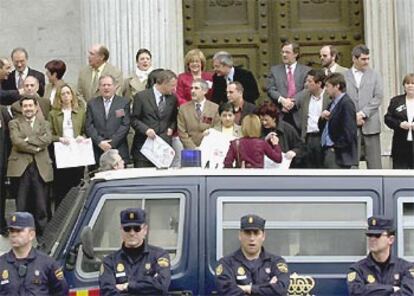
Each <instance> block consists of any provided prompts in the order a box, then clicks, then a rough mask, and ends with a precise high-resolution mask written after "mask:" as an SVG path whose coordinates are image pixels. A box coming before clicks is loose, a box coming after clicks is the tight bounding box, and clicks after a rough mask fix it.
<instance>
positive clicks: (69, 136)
mask: <svg viewBox="0 0 414 296" xmlns="http://www.w3.org/2000/svg"><path fill="white" fill-rule="evenodd" d="M49 122H50V127H51V130H52V141H53V142H60V143H62V144H65V145H69V144H70V142H71V141H75V140H76V141H77V142H81V141H83V140H84V139H85V138H84V135H85V109H84V108H82V107H81V106H79V100H78V97H77V96H76V94H75V92H74V91H73V89H72V88H71V87H70V86H69V85H68V84H64V85H62V87H61V88H59V89H58V90H57V93H56V99H55V100H54V103H53V110H52V111H51V112H50V113H49ZM84 169H85V167H83V166H81V167H71V168H61V169H57V168H56V167H55V181H54V183H53V196H54V200H55V209H56V208H57V207H58V206H59V204H60V202H61V201H62V199H63V198H64V197H65V195H66V193H68V191H69V190H70V189H71V188H72V187H74V186H77V185H78V184H79V182H80V180H81V179H82V177H83V174H84Z"/></svg>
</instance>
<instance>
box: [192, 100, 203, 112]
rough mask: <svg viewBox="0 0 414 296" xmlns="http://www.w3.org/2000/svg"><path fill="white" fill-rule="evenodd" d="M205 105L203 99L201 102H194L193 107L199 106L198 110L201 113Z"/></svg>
mask: <svg viewBox="0 0 414 296" xmlns="http://www.w3.org/2000/svg"><path fill="white" fill-rule="evenodd" d="M205 103H206V99H203V100H202V101H201V102H197V101H194V106H197V104H200V110H201V112H203V110H204V104H205Z"/></svg>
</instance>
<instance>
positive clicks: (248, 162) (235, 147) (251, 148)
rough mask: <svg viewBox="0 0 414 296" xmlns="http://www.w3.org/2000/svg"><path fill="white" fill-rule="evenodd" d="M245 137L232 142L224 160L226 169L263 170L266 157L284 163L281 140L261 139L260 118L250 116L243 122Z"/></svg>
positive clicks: (276, 138) (272, 138)
mask: <svg viewBox="0 0 414 296" xmlns="http://www.w3.org/2000/svg"><path fill="white" fill-rule="evenodd" d="M242 133H243V137H242V138H240V139H236V140H233V141H231V142H230V147H229V150H228V151H227V155H226V158H225V159H224V167H225V168H232V167H234V162H236V167H238V168H263V167H264V156H265V155H266V156H267V157H269V158H270V159H272V160H273V161H275V162H278V163H280V162H281V161H282V151H281V148H280V145H279V138H278V137H277V136H276V135H270V136H269V137H268V139H267V140H263V139H260V133H261V124H260V118H259V116H257V115H255V114H248V115H246V116H245V117H244V118H243V121H242Z"/></svg>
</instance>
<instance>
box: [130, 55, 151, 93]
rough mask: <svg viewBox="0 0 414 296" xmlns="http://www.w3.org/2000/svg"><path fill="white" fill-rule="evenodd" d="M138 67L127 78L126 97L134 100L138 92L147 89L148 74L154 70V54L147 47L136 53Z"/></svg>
mask: <svg viewBox="0 0 414 296" xmlns="http://www.w3.org/2000/svg"><path fill="white" fill-rule="evenodd" d="M135 62H136V64H137V67H136V69H135V73H134V74H132V75H131V76H130V77H128V78H127V79H125V82H124V93H123V95H124V97H126V98H128V99H130V100H132V99H133V97H134V96H135V94H136V93H137V92H140V91H142V90H144V89H145V85H146V84H147V79H148V75H149V74H150V73H151V72H152V70H153V68H152V55H151V52H150V51H149V50H148V49H146V48H141V49H139V50H138V51H137V54H136V55H135Z"/></svg>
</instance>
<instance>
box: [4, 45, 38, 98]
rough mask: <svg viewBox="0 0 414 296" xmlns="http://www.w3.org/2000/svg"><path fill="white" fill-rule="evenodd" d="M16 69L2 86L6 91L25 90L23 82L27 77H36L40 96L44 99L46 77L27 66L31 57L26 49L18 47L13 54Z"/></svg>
mask: <svg viewBox="0 0 414 296" xmlns="http://www.w3.org/2000/svg"><path fill="white" fill-rule="evenodd" d="M11 58H12V62H13V65H14V69H15V70H13V71H12V72H11V73H10V75H9V77H8V78H7V80H4V81H3V82H2V84H1V86H2V88H3V89H4V90H19V89H22V88H23V82H24V80H25V79H26V77H27V76H34V77H36V78H37V80H38V81H39V90H38V92H37V93H38V94H39V96H41V97H43V95H44V93H45V75H44V74H43V73H41V72H39V71H36V70H34V69H31V68H29V67H28V66H27V61H28V59H29V55H28V54H27V51H26V49H24V48H22V47H17V48H15V49H13V50H12V53H11Z"/></svg>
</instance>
